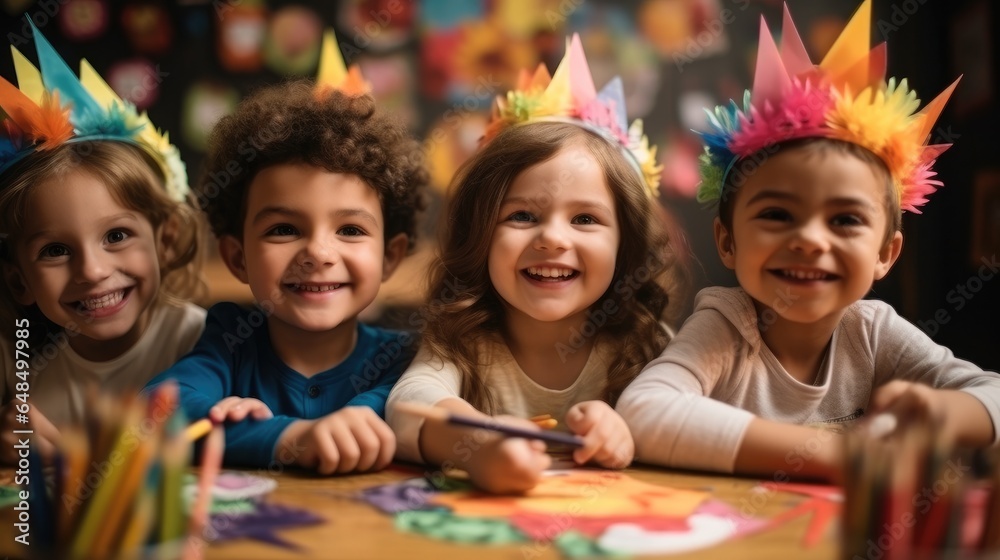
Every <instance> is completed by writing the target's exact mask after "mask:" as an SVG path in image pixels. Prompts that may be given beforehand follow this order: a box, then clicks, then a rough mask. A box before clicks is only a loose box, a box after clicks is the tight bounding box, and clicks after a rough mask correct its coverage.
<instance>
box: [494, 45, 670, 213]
mask: <svg viewBox="0 0 1000 560" xmlns="http://www.w3.org/2000/svg"><path fill="white" fill-rule="evenodd" d="M546 120H548V121H566V122H573V123H574V124H578V125H580V126H582V127H584V128H586V129H588V130H591V131H593V132H596V133H598V134H600V135H601V136H603V137H604V138H607V139H608V140H609V141H611V142H613V143H615V144H617V145H619V146H621V147H622V148H623V149H624V151H625V152H626V153H627V154H628V157H629V158H630V161H632V162H633V163H634V164H635V167H636V168H637V169H638V171H639V174H640V175H641V176H642V179H643V181H644V182H645V184H646V191H647V194H649V196H651V197H653V198H656V197H657V196H658V192H659V186H660V173H661V172H662V170H663V168H662V167H661V166H659V165H657V164H656V146H652V147H650V146H649V140H648V139H647V138H646V136H645V135H644V134H643V132H642V120H640V119H636V120H635V121H634V122H633V123H632V125H631V126H629V125H628V118H627V116H626V113H625V93H624V90H623V89H622V81H621V78H618V77H615V78H614V79H613V80H611V81H610V82H608V84H607V85H605V86H604V89H602V90H601V91H600V93H598V92H597V91H596V88H595V87H594V79H593V78H592V77H591V75H590V66H589V65H588V64H587V57H586V55H584V53H583V46H581V44H580V37H579V35H577V34H573V37H572V39H570V40H569V41H567V46H566V54H565V55H564V56H563V59H562V60H561V61H560V62H559V66H558V67H557V68H556V72H555V74H553V75H551V76H550V75H549V71H548V69H546V68H545V65H544V64H539V65H538V68H537V69H536V70H535V73H534V74H529V73H528V71H527V70H524V69H522V70H521V73H520V76H519V77H518V81H517V88H516V89H514V90H511V91H508V92H507V95H506V96H503V95H498V96H497V97H496V101H495V103H494V106H493V112H492V117H491V120H490V123H489V125H488V126H487V128H486V134H485V135H484V136H483V140H482V145H485V144H486V143H488V142H489V141H490V140H492V139H493V138H494V137H495V136H496V135H497V134H498V133H499V132H500V131H501V130H503V129H505V128H507V127H508V126H513V125H517V124H526V123H531V122H539V121H546Z"/></svg>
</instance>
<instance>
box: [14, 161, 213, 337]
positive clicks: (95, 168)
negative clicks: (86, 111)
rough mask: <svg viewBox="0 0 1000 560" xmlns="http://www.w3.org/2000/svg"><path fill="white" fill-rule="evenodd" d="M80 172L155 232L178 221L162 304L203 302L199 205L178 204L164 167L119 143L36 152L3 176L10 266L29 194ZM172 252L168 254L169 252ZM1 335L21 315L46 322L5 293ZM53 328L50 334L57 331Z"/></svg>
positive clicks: (164, 270) (163, 276) (165, 263)
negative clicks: (167, 186) (170, 191)
mask: <svg viewBox="0 0 1000 560" xmlns="http://www.w3.org/2000/svg"><path fill="white" fill-rule="evenodd" d="M74 169H80V170H83V171H86V172H87V173H89V174H91V175H92V176H94V177H95V178H97V179H99V180H100V181H101V182H102V183H103V184H104V185H105V186H107V188H108V191H110V192H111V196H112V197H114V199H115V200H116V201H118V203H120V204H121V205H122V206H124V207H126V208H129V209H131V210H134V211H136V212H139V213H141V214H142V215H143V216H145V217H146V219H147V220H149V223H150V224H151V225H152V226H153V230H154V231H159V229H160V227H161V226H163V225H164V224H166V223H167V222H168V221H170V220H173V221H174V222H175V224H174V227H172V228H171V229H172V230H175V231H176V235H174V236H172V237H170V239H169V243H170V244H171V246H170V247H164V249H169V250H170V251H169V252H171V253H172V254H173V258H172V259H170V260H166V259H164V257H163V254H161V255H160V263H159V264H160V282H161V283H160V291H159V292H158V293H157V302H165V303H170V304H173V305H179V304H180V303H182V302H185V301H190V300H191V299H193V298H197V297H200V296H201V295H203V293H204V291H205V285H204V283H203V281H202V278H201V259H200V258H199V246H200V244H201V237H202V232H203V230H204V228H203V227H202V226H201V222H200V221H199V220H198V216H197V211H196V210H195V209H194V205H193V200H190V199H189V200H187V201H185V202H177V201H175V200H172V199H171V198H170V197H169V196H168V195H167V193H166V189H165V187H164V180H163V176H162V174H161V172H160V167H159V166H158V165H157V164H156V163H155V162H154V161H153V160H152V159H151V158H150V157H149V156H148V155H146V153H145V152H144V151H142V149H140V148H138V147H136V146H133V145H131V144H126V143H124V142H114V141H87V142H75V143H67V144H63V145H62V146H59V147H58V148H56V149H54V150H49V151H44V152H41V151H40V152H36V153H34V154H32V155H31V156H29V157H28V158H26V159H25V160H23V161H21V162H18V163H17V164H16V165H14V166H13V167H11V168H10V169H9V170H7V171H6V172H4V174H3V175H2V176H0V223H3V224H4V225H3V227H2V233H3V234H4V235H5V238H4V239H3V243H0V258H2V259H3V260H4V261H5V265H6V266H15V261H14V252H13V250H14V247H15V246H16V245H17V243H18V242H19V241H20V240H19V238H18V232H19V231H21V227H22V226H21V224H23V223H24V219H25V216H26V214H27V212H28V211H29V208H28V195H29V194H30V193H31V192H32V189H34V188H35V187H36V186H37V185H41V184H43V183H45V182H47V181H49V180H52V179H55V178H58V177H61V176H63V175H65V174H66V173H68V172H70V171H72V170H74ZM164 252H166V251H164ZM0 294H2V295H0V320H2V321H3V323H2V325H0V332H6V331H7V330H8V329H9V328H13V325H14V321H13V320H12V319H13V318H15V317H18V316H25V314H26V313H31V316H32V317H33V318H40V317H41V314H40V313H37V312H36V311H37V310H36V309H35V307H36V306H31V309H25V308H24V307H23V306H21V305H20V304H19V303H17V301H15V300H14V296H13V294H12V293H11V291H10V290H6V289H5V290H2V291H0ZM56 328H57V327H56V326H54V325H49V330H53V329H56Z"/></svg>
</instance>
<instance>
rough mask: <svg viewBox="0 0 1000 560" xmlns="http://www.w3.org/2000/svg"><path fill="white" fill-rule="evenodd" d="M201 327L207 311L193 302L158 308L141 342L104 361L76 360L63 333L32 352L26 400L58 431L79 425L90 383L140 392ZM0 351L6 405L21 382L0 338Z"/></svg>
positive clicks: (8, 346) (0, 394)
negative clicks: (59, 427)
mask: <svg viewBox="0 0 1000 560" xmlns="http://www.w3.org/2000/svg"><path fill="white" fill-rule="evenodd" d="M204 328H205V310H204V309H202V308H201V307H198V306H197V305H195V304H193V303H185V304H184V305H183V306H181V307H177V306H173V305H160V306H158V307H157V308H156V309H155V310H154V312H153V317H152V319H151V320H150V323H149V326H148V327H146V331H145V332H144V333H143V334H142V338H140V339H139V341H138V342H136V343H135V345H134V346H132V347H131V348H129V349H128V350H127V351H126V352H125V353H124V354H122V355H121V356H118V357H117V358H114V359H113V360H108V361H106V362H92V361H90V360H86V359H84V358H82V357H80V355H79V354H77V353H76V352H75V351H74V350H73V349H72V348H71V347H70V346H69V344H68V339H67V338H66V336H65V335H63V336H60V337H57V338H56V339H54V340H51V339H50V340H47V341H45V342H44V343H42V348H41V349H33V350H40V353H39V355H38V356H36V358H35V359H34V360H32V363H31V370H30V373H31V377H30V380H31V384H30V387H29V391H28V396H29V398H30V402H31V403H32V405H33V406H35V407H37V408H38V410H39V411H41V413H42V414H44V415H45V417H46V418H47V419H48V420H49V421H51V422H52V423H53V424H55V425H56V426H57V427H58V426H60V425H66V424H79V423H82V422H83V420H84V395H85V393H86V387H87V386H88V385H91V384H93V385H97V386H98V387H99V388H100V389H101V390H102V391H107V392H110V393H122V392H126V391H138V390H139V389H141V388H142V386H143V385H145V384H146V382H147V381H149V380H150V379H152V377H153V376H154V375H156V374H157V373H160V372H161V371H163V370H165V369H167V368H168V367H170V366H171V365H173V363H174V362H176V361H177V360H178V359H179V358H180V357H181V356H183V355H184V354H186V353H187V352H188V351H189V350H191V348H192V347H194V343H195V342H196V341H197V340H198V337H199V336H201V331H202V330H203V329H204ZM5 338H6V337H5ZM0 352H2V356H0V364H2V365H3V378H4V383H3V387H0V402H3V403H5V404H6V403H7V402H8V401H11V400H13V399H14V398H15V395H16V394H17V391H16V390H15V388H16V384H17V382H19V381H21V380H20V379H18V378H17V377H16V376H15V369H14V364H15V361H14V344H13V341H12V340H6V339H4V340H0Z"/></svg>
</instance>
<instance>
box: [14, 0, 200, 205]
mask: <svg viewBox="0 0 1000 560" xmlns="http://www.w3.org/2000/svg"><path fill="white" fill-rule="evenodd" d="M27 19H28V23H29V24H30V25H31V29H32V32H33V34H34V37H35V52H36V53H37V54H38V65H39V67H40V68H41V70H40V71H39V68H36V67H35V66H34V65H32V64H31V62H29V61H28V59H27V58H25V56H24V55H23V54H21V52H20V51H18V50H17V49H16V48H14V46H13V45H11V47H10V50H11V54H12V56H13V59H14V71H15V72H16V74H17V84H18V86H19V87H14V86H13V85H12V84H11V83H10V82H8V81H7V80H5V79H4V78H2V77H0V108H3V111H4V113H6V114H5V115H3V121H2V127H0V174H2V173H3V172H5V171H6V170H7V169H8V168H10V166H12V165H14V164H15V163H17V162H18V161H20V160H22V159H23V158H25V157H28V156H30V155H31V154H34V153H36V152H44V151H47V150H52V149H55V148H57V147H59V146H61V145H63V144H66V143H74V142H86V141H94V140H111V141H117V142H125V143H128V144H132V145H134V146H138V147H139V148H141V149H142V150H143V151H145V152H146V153H147V154H149V156H150V157H152V158H153V160H154V161H155V162H156V164H157V166H158V167H159V168H160V170H161V171H162V173H163V176H164V179H165V188H166V192H167V194H168V195H169V196H170V198H172V199H174V200H177V201H181V200H184V197H185V196H187V193H188V182H187V170H186V169H185V167H184V162H182V161H181V158H180V152H178V150H177V147H176V146H174V145H173V144H171V143H170V140H169V139H168V137H167V135H166V134H160V132H159V131H157V130H156V128H155V127H154V126H153V123H151V122H150V121H149V117H148V116H147V115H146V113H145V112H143V113H142V114H138V113H137V112H136V109H135V106H134V105H132V104H131V103H128V102H126V101H123V100H122V99H121V98H119V97H118V95H117V94H115V92H114V90H112V89H111V87H110V86H108V84H107V82H105V81H104V79H103V78H101V77H100V75H98V74H97V71H96V70H94V68H93V67H92V66H91V65H90V64H89V63H88V62H87V61H86V60H81V61H80V77H79V78H77V77H76V75H75V74H74V73H73V71H72V70H70V68H69V66H68V65H67V64H66V62H65V61H64V60H63V59H62V58H61V57H60V56H59V54H58V53H56V51H55V49H54V48H52V45H51V44H50V43H49V42H48V41H47V40H46V39H45V37H44V36H43V35H42V34H41V32H39V31H38V28H36V27H35V24H34V22H32V21H31V18H30V17H28V18H27Z"/></svg>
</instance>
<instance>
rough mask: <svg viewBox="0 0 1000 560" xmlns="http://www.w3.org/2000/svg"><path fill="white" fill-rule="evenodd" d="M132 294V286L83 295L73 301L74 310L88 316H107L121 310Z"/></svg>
mask: <svg viewBox="0 0 1000 560" xmlns="http://www.w3.org/2000/svg"><path fill="white" fill-rule="evenodd" d="M130 295H132V287H131V286H130V287H128V288H124V289H119V290H112V291H109V292H104V293H100V294H97V295H88V296H85V299H81V300H79V301H76V302H74V303H75V305H76V310H77V312H78V313H80V314H81V315H87V316H90V317H94V318H98V317H109V316H111V315H114V314H115V313H118V312H119V311H121V310H122V309H123V308H124V307H125V306H126V305H127V304H128V298H129V296H130Z"/></svg>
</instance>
